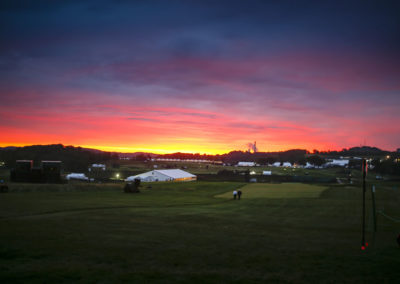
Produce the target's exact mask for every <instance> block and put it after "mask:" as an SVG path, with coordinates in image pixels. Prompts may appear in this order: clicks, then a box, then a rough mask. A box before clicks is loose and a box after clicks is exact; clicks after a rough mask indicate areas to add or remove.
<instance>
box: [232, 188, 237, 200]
mask: <svg viewBox="0 0 400 284" xmlns="http://www.w3.org/2000/svg"><path fill="white" fill-rule="evenodd" d="M236 196H237V191H236V190H234V191H233V199H234V200H236Z"/></svg>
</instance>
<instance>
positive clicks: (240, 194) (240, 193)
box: [237, 189, 242, 200]
mask: <svg viewBox="0 0 400 284" xmlns="http://www.w3.org/2000/svg"><path fill="white" fill-rule="evenodd" d="M237 194H238V199H239V200H240V197H241V196H242V191H241V190H240V189H239V190H238V193H237Z"/></svg>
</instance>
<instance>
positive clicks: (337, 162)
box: [325, 159, 349, 167]
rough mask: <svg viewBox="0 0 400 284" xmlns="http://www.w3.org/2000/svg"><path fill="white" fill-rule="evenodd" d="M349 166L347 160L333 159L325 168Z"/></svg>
mask: <svg viewBox="0 0 400 284" xmlns="http://www.w3.org/2000/svg"><path fill="white" fill-rule="evenodd" d="M348 165H349V160H336V159H333V160H332V161H331V162H328V163H326V164H325V166H326V167H334V166H337V167H346V166H348Z"/></svg>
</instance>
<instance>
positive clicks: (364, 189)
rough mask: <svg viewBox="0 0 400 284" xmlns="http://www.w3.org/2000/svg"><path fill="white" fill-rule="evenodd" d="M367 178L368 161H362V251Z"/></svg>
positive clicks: (363, 245) (362, 247)
mask: <svg viewBox="0 0 400 284" xmlns="http://www.w3.org/2000/svg"><path fill="white" fill-rule="evenodd" d="M366 176H367V160H365V159H363V160H362V177H363V189H362V191H363V197H362V198H363V205H362V239H361V249H362V250H364V249H365V191H366V184H365V178H366Z"/></svg>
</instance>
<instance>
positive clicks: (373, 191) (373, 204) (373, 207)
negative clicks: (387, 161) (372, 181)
mask: <svg viewBox="0 0 400 284" xmlns="http://www.w3.org/2000/svg"><path fill="white" fill-rule="evenodd" d="M371 190H372V217H373V220H374V232H376V207H375V185H373V186H372V188H371Z"/></svg>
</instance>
